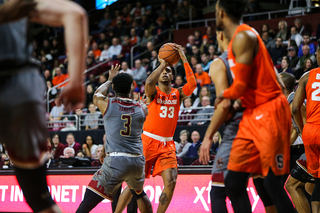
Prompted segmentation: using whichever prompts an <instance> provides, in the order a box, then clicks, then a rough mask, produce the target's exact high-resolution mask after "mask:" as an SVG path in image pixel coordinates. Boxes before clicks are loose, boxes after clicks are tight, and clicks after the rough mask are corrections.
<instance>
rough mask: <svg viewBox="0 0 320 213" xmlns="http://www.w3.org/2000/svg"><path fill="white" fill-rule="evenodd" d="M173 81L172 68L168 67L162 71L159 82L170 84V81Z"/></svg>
mask: <svg viewBox="0 0 320 213" xmlns="http://www.w3.org/2000/svg"><path fill="white" fill-rule="evenodd" d="M172 79H173V75H172V70H171V68H170V67H166V68H165V69H164V70H163V71H162V73H161V75H160V77H159V81H160V82H168V81H169V82H171V81H172Z"/></svg>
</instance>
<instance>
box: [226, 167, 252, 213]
mask: <svg viewBox="0 0 320 213" xmlns="http://www.w3.org/2000/svg"><path fill="white" fill-rule="evenodd" d="M248 177H249V174H248V173H245V172H234V171H228V174H227V177H226V179H225V181H224V183H225V186H226V192H227V196H228V197H229V198H230V200H231V203H232V207H233V211H234V212H235V213H251V204H250V200H249V197H248V193H247V181H248Z"/></svg>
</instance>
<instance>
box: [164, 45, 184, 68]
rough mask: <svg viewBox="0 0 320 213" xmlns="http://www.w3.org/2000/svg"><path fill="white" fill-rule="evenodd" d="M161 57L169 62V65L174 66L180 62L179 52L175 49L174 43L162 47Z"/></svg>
mask: <svg viewBox="0 0 320 213" xmlns="http://www.w3.org/2000/svg"><path fill="white" fill-rule="evenodd" d="M159 57H160V58H162V59H163V60H165V61H166V62H168V64H169V65H173V64H175V63H177V62H178V61H179V60H180V55H179V52H178V51H177V50H175V49H174V46H173V44H172V43H166V44H164V45H162V46H161V48H160V50H159Z"/></svg>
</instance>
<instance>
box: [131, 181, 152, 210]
mask: <svg viewBox="0 0 320 213" xmlns="http://www.w3.org/2000/svg"><path fill="white" fill-rule="evenodd" d="M127 188H128V187H127ZM130 190H131V193H132V195H133V197H134V199H136V200H137V203H138V207H139V210H140V212H141V213H152V205H151V202H150V200H149V198H148V196H147V194H146V193H145V192H144V191H140V192H139V193H137V192H136V191H135V190H133V189H130Z"/></svg>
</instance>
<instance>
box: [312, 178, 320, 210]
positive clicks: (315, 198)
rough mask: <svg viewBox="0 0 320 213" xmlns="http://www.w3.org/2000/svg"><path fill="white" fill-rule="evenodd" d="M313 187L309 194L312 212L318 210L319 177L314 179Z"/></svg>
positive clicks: (319, 199) (319, 194)
mask: <svg viewBox="0 0 320 213" xmlns="http://www.w3.org/2000/svg"><path fill="white" fill-rule="evenodd" d="M314 182H315V184H314V189H313V192H312V195H311V207H312V213H319V212H320V179H319V178H315V179H314Z"/></svg>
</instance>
